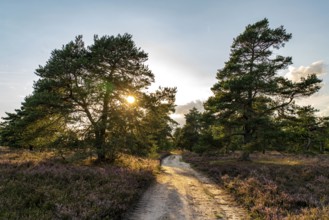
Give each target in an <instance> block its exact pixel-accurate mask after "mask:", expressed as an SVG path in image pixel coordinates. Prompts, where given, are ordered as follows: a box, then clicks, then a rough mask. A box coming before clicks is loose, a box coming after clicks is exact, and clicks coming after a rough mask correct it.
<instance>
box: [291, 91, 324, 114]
mask: <svg viewBox="0 0 329 220" xmlns="http://www.w3.org/2000/svg"><path fill="white" fill-rule="evenodd" d="M296 103H297V104H298V105H302V106H306V105H311V106H313V107H314V108H315V109H318V110H319V112H318V115H319V116H329V95H328V94H323V95H318V94H316V95H313V96H310V97H307V98H302V99H297V100H296Z"/></svg>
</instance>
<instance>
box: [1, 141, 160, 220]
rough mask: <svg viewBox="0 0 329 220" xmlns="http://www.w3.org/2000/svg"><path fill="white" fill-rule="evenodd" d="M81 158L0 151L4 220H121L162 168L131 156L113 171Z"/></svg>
mask: <svg viewBox="0 0 329 220" xmlns="http://www.w3.org/2000/svg"><path fill="white" fill-rule="evenodd" d="M77 158H79V157H77ZM83 158H84V160H82V159H81V157H80V160H79V161H70V162H68V161H67V160H63V159H61V158H59V157H58V156H57V154H55V153H54V152H53V151H47V152H28V151H23V150H13V149H9V148H4V147H0V219H121V217H122V215H123V214H124V213H125V212H126V211H127V210H129V209H130V207H131V206H132V204H133V203H134V202H136V201H137V200H138V198H139V197H140V195H141V194H142V193H143V192H144V190H145V189H146V188H147V187H148V185H149V184H150V183H151V182H152V181H153V180H154V173H153V172H155V171H156V169H157V166H158V163H157V161H155V160H148V159H143V158H137V157H133V156H130V155H122V156H121V157H120V159H119V160H118V162H117V164H115V165H108V164H98V165H95V164H93V163H91V162H90V161H89V160H92V158H90V159H88V157H87V159H86V157H83Z"/></svg>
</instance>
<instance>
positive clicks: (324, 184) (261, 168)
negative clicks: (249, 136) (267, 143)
mask: <svg viewBox="0 0 329 220" xmlns="http://www.w3.org/2000/svg"><path fill="white" fill-rule="evenodd" d="M184 159H185V160H186V161H187V162H190V163H192V164H193V165H194V166H195V167H196V168H197V169H199V170H201V171H203V172H205V173H207V174H208V175H209V176H211V177H212V178H213V179H214V180H215V181H217V183H218V184H220V185H222V186H224V187H225V188H226V189H227V190H228V191H229V192H230V193H232V194H233V195H234V196H235V198H236V200H237V201H238V202H240V203H241V204H242V205H244V206H245V207H246V208H247V209H248V210H249V211H250V214H251V216H252V218H253V219H329V218H328V216H329V155H318V156H312V157H311V156H308V157H306V156H297V155H281V154H267V155H260V154H255V155H252V159H253V162H237V161H236V160H234V157H232V156H226V157H218V156H216V157H214V156H212V157H211V156H204V157H201V156H198V155H196V154H192V153H186V154H185V155H184Z"/></svg>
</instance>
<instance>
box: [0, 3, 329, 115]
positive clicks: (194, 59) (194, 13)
mask: <svg viewBox="0 0 329 220" xmlns="http://www.w3.org/2000/svg"><path fill="white" fill-rule="evenodd" d="M328 10H329V2H328V1H326V0H313V1H310V0H309V1H303V0H290V1H284V0H276V1H269V0H268V1H267V0H249V1H242V0H235V1H229V0H161V1H160V0H121V1H119V0H117V1H111V0H106V1H105V0H104V1H103V0H94V1H87V0H53V1H50V0H29V1H23V0H21V1H19V0H16V1H13V0H0V117H1V116H4V115H5V114H4V112H13V111H14V109H15V108H19V107H20V103H21V102H22V101H23V99H24V97H25V96H26V95H29V94H31V92H32V86H33V81H35V80H37V77H36V76H35V75H34V70H35V69H36V68H37V67H38V65H44V64H45V62H46V61H47V59H48V58H49V57H50V53H51V51H52V50H54V49H56V48H60V47H61V46H62V45H63V44H66V43H68V42H69V41H71V40H73V39H74V37H75V36H77V35H79V34H82V35H83V36H84V40H85V42H86V44H87V45H89V44H91V43H92V39H93V35H94V34H98V35H117V34H119V33H121V34H123V33H130V34H132V35H133V39H134V41H135V42H136V44H137V46H139V47H141V48H142V49H143V50H145V51H146V52H147V53H148V54H149V61H148V64H149V67H150V69H151V70H152V71H153V72H154V74H155V77H156V78H155V80H156V83H155V85H154V86H153V87H154V88H155V87H158V86H159V85H161V86H176V87H177V88H178V93H177V105H179V107H178V112H177V115H176V116H175V117H176V118H177V119H178V120H181V118H182V114H184V113H186V109H187V108H189V107H191V106H193V105H197V106H199V107H200V106H201V102H202V101H204V100H206V99H207V97H209V96H210V95H211V91H210V87H211V86H212V85H213V84H214V83H215V82H216V80H215V75H216V71H217V69H220V68H222V67H223V66H224V62H226V61H227V60H228V58H229V52H230V46H231V44H232V42H233V38H234V37H236V36H237V35H238V34H240V33H241V32H243V31H244V28H245V26H246V25H248V24H252V23H254V22H256V21H259V20H261V19H263V18H265V17H266V18H268V19H269V22H270V26H271V27H273V28H274V27H278V26H280V25H283V26H284V27H285V28H286V29H287V31H288V32H290V33H292V34H293V38H292V40H291V41H290V42H288V43H287V44H286V47H285V48H283V49H282V50H279V51H277V52H276V53H278V54H282V55H286V56H288V55H289V56H292V57H293V62H294V64H293V65H292V66H291V67H290V68H289V69H287V70H286V71H284V72H282V73H281V74H286V75H287V76H289V77H290V78H291V79H295V78H297V77H299V76H304V75H306V74H308V73H310V71H313V72H314V71H317V72H318V74H319V77H320V78H322V79H323V80H324V82H323V88H322V90H321V92H320V93H319V94H317V95H315V96H314V97H311V98H308V99H305V100H300V103H301V104H313V105H314V106H315V107H317V108H319V109H320V110H321V114H326V115H329V108H328V107H329V86H328V83H329V77H328V76H327V74H326V73H327V69H328V68H327V65H328V63H329V43H328V39H329V28H328V27H329V13H328ZM288 72H289V73H288Z"/></svg>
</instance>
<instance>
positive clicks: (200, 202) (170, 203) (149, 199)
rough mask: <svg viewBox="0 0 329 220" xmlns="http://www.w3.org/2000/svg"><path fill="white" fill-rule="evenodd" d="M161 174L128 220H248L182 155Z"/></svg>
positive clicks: (173, 157) (172, 158)
mask: <svg viewBox="0 0 329 220" xmlns="http://www.w3.org/2000/svg"><path fill="white" fill-rule="evenodd" d="M162 170H163V172H162V173H161V174H160V175H159V176H158V178H157V183H156V184H154V185H153V186H151V187H150V188H149V189H148V190H147V191H146V193H145V194H144V195H143V197H142V199H141V201H140V202H139V204H138V205H137V207H136V209H135V210H134V212H133V213H131V214H129V217H128V219H134V220H139V219H140V220H156V219H157V220H160V219H191V220H192V219H193V220H195V219H247V218H246V215H245V211H244V210H243V209H242V208H239V207H238V206H237V205H236V204H235V202H234V200H233V199H232V198H231V197H230V196H229V195H228V194H226V193H225V192H224V191H223V190H222V189H220V188H219V187H218V186H216V185H215V184H213V183H212V181H210V180H209V179H208V178H206V177H205V176H203V175H202V174H200V173H198V172H196V171H195V170H193V169H192V168H191V167H190V166H189V164H187V163H184V162H182V158H181V156H180V155H171V156H169V157H167V158H165V159H164V160H163V162H162Z"/></svg>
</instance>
